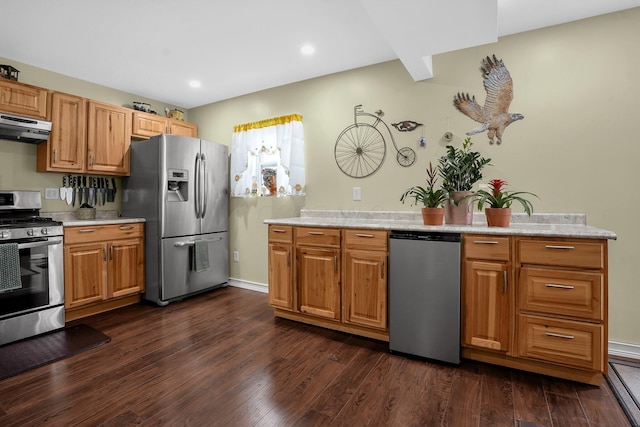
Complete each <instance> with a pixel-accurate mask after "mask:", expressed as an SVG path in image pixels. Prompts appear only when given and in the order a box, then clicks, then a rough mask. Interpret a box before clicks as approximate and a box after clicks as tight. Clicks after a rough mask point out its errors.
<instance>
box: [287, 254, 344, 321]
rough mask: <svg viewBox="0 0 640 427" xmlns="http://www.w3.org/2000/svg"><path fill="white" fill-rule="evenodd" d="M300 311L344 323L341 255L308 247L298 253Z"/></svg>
mask: <svg viewBox="0 0 640 427" xmlns="http://www.w3.org/2000/svg"><path fill="white" fill-rule="evenodd" d="M296 266H297V276H296V277H297V285H298V310H299V311H300V312H301V313H305V314H310V315H313V316H318V317H322V318H324V319H331V320H340V251H339V250H338V249H325V248H313V247H304V248H297V249H296Z"/></svg>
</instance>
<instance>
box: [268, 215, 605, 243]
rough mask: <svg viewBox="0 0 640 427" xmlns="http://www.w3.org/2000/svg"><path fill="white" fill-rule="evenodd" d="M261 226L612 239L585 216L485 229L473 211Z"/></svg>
mask: <svg viewBox="0 0 640 427" xmlns="http://www.w3.org/2000/svg"><path fill="white" fill-rule="evenodd" d="M264 223H265V224H279V225H294V226H309V227H336V228H363V229H371V230H400V231H431V232H434V231H435V232H437V231H439V232H444V233H470V234H492V235H513V236H516V235H517V236H549V237H573V238H583V239H587V238H591V239H609V240H616V239H617V235H616V234H615V233H614V232H613V231H609V230H605V229H602V228H596V227H591V226H588V225H587V218H586V215H585V214H580V213H578V214H572V213H568V214H564V213H551V214H545V213H540V214H535V213H534V214H533V215H532V216H531V217H528V216H527V215H526V214H524V213H514V214H512V216H511V225H510V226H509V227H488V226H487V221H486V219H485V216H484V214H483V213H481V212H475V213H474V216H473V223H472V224H471V225H449V224H444V225H440V226H432V225H424V224H423V223H422V216H421V214H420V212H407V211H339V210H311V209H302V210H301V211H300V216H299V217H293V218H277V219H266V220H264Z"/></svg>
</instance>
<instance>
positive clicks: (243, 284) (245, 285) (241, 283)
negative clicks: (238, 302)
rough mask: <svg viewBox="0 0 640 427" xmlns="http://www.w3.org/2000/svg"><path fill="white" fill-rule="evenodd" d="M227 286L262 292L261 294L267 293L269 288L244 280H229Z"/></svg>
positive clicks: (262, 284)
mask: <svg viewBox="0 0 640 427" xmlns="http://www.w3.org/2000/svg"><path fill="white" fill-rule="evenodd" d="M229 286H233V287H236V288H242V289H248V290H250V291H256V292H262V293H263V294H266V293H269V286H268V285H266V284H264V283H256V282H248V281H246V280H239V279H234V278H229Z"/></svg>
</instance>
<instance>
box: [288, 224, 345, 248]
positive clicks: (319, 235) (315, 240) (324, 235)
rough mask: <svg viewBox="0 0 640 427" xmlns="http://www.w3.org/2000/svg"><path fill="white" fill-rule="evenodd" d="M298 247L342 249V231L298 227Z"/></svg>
mask: <svg viewBox="0 0 640 427" xmlns="http://www.w3.org/2000/svg"><path fill="white" fill-rule="evenodd" d="M295 233H296V245H298V246H328V247H335V248H339V247H340V230H338V229H336V228H322V227H296V229H295Z"/></svg>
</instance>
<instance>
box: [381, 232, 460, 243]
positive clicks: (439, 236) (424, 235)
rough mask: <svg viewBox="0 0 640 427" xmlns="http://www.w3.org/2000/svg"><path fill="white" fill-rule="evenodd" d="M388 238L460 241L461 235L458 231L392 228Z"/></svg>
mask: <svg viewBox="0 0 640 427" xmlns="http://www.w3.org/2000/svg"><path fill="white" fill-rule="evenodd" d="M389 238H390V239H404V240H426V241H430V242H460V241H462V237H461V236H460V233H439V232H429V231H400V230H392V231H391V233H390V234H389Z"/></svg>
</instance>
